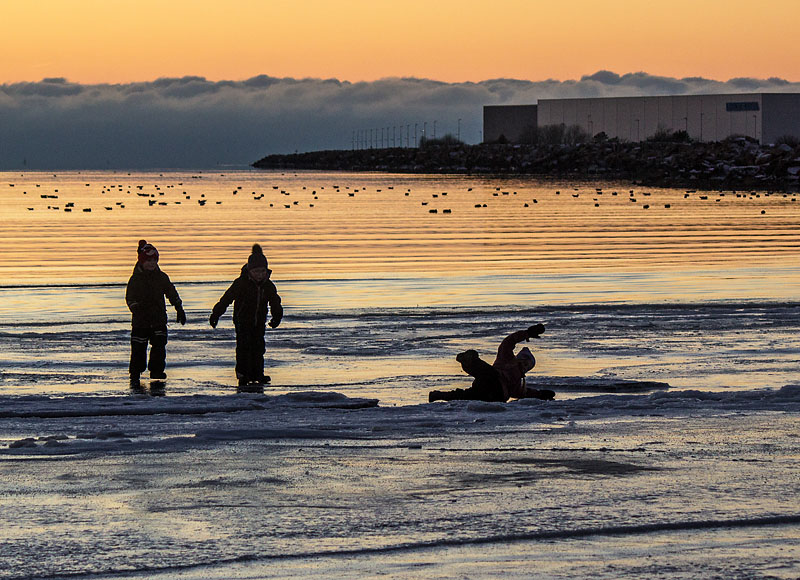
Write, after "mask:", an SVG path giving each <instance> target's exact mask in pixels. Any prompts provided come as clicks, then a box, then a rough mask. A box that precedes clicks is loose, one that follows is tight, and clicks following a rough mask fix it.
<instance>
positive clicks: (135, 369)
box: [128, 328, 150, 381]
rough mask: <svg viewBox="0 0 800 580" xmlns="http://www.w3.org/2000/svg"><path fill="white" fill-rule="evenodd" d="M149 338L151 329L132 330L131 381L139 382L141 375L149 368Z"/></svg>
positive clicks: (129, 367)
mask: <svg viewBox="0 0 800 580" xmlns="http://www.w3.org/2000/svg"><path fill="white" fill-rule="evenodd" d="M149 338H150V329H149V328H133V329H131V361H130V364H129V365H128V372H129V373H130V375H131V381H138V380H139V375H141V374H142V373H143V372H144V371H145V369H146V368H147V342H148V340H149Z"/></svg>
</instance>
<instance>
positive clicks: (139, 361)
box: [125, 240, 186, 387]
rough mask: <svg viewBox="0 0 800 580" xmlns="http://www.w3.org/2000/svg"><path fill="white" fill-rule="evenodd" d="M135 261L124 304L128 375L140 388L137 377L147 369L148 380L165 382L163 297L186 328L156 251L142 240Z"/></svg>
mask: <svg viewBox="0 0 800 580" xmlns="http://www.w3.org/2000/svg"><path fill="white" fill-rule="evenodd" d="M137 254H138V259H137V261H136V266H134V268H133V274H131V278H130V280H128V287H127V288H126V290H125V302H127V303H128V308H129V309H130V311H131V314H132V317H131V362H130V365H129V366H128V372H130V375H131V386H132V387H138V386H139V375H141V374H142V373H143V372H144V371H145V369H150V378H151V379H165V378H167V375H166V374H165V373H164V368H165V367H166V358H167V307H166V303H165V302H164V297H165V296H166V297H167V299H168V300H169V302H170V304H172V305H173V306H174V307H175V312H176V313H177V317H176V320H177V321H178V322H179V323H181V325H183V324H186V313H185V312H184V311H183V306H182V304H181V298H180V296H178V291H177V290H176V289H175V286H174V285H173V284H172V282H170V279H169V276H167V275H166V274H165V273H164V272H162V271H161V269H160V268H159V267H158V250H156V248H155V246H153V245H152V244H148V243H147V242H146V241H145V240H139V249H138V252H137ZM148 342H149V343H150V361H149V362H148V361H147V344H148Z"/></svg>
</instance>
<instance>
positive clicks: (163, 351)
mask: <svg viewBox="0 0 800 580" xmlns="http://www.w3.org/2000/svg"><path fill="white" fill-rule="evenodd" d="M166 367H167V327H166V326H164V327H162V328H156V329H155V330H153V332H152V334H151V335H150V363H149V364H148V365H147V368H149V369H150V378H151V379H165V378H167V375H166V374H165V373H164V369H165V368H166Z"/></svg>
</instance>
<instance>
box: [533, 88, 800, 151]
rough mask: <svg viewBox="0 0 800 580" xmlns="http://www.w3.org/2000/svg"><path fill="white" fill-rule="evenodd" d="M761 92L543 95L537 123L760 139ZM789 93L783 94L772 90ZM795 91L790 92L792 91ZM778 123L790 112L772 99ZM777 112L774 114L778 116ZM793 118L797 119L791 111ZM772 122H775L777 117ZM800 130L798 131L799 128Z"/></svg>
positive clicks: (640, 136)
mask: <svg viewBox="0 0 800 580" xmlns="http://www.w3.org/2000/svg"><path fill="white" fill-rule="evenodd" d="M763 96H764V95H761V94H737V95H680V96H664V97H612V98H598V99H542V100H540V101H539V110H538V123H539V126H540V127H543V126H545V125H558V124H561V123H564V124H565V125H578V126H579V127H581V128H582V129H583V130H584V131H586V132H588V133H590V134H591V135H596V134H597V133H600V132H601V131H603V132H605V133H606V135H608V137H611V138H613V137H618V138H620V139H623V140H625V141H642V140H644V139H647V138H648V137H651V136H653V135H654V134H655V133H656V132H657V131H658V130H659V129H666V130H670V131H687V132H688V133H689V135H690V136H691V137H692V138H693V139H696V140H698V141H700V140H702V141H721V140H722V139H725V138H726V137H729V136H730V135H746V136H747V137H754V138H756V139H759V140H760V139H761V138H762V113H763V110H764V107H763V104H762V97H763ZM775 96H777V97H787V95H775ZM792 96H794V95H792ZM775 107H776V109H780V110H781V115H780V117H781V118H784V120H783V121H782V124H784V125H785V124H786V122H785V117H787V116H791V115H792V114H791V113H789V112H786V111H784V109H785V108H786V106H785V105H784V104H783V101H779V100H777V99H776V100H775ZM777 118H778V117H776V119H777ZM794 118H797V119H798V121H797V122H798V123H800V118H798V116H797V115H796V114H795V115H794ZM776 123H778V122H777V121H776ZM798 134H800V131H798Z"/></svg>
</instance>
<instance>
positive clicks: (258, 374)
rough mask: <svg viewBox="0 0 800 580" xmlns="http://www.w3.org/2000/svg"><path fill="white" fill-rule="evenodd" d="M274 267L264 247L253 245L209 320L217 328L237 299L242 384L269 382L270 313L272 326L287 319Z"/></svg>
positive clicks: (238, 374) (235, 320) (238, 363)
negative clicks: (266, 362)
mask: <svg viewBox="0 0 800 580" xmlns="http://www.w3.org/2000/svg"><path fill="white" fill-rule="evenodd" d="M271 274H272V270H270V269H269V268H268V267H267V257H266V256H265V255H264V252H263V250H262V249H261V246H259V245H258V244H254V245H253V250H252V253H251V254H250V257H249V258H248V259H247V264H245V265H244V266H243V267H242V273H241V275H240V276H239V277H238V278H237V279H236V280H234V281H233V284H231V286H230V288H228V289H227V290H226V291H225V294H223V295H222V298H220V300H219V302H217V304H216V305H215V306H214V309H213V310H212V312H211V318H209V323H210V324H211V327H212V328H216V327H217V323H218V322H219V319H220V316H222V315H223V314H224V313H225V310H227V308H228V306H230V305H231V302H233V325H234V327H235V329H236V378H237V379H239V386H240V387H245V386H248V385H253V386H258V385H264V384H266V383H269V381H270V377H269V376H267V375H265V374H264V352H265V351H266V343H265V341H264V334H265V332H266V323H267V314H269V313H271V314H272V317H271V319H270V321H269V326H270V328H278V325H279V324H280V323H281V318H283V307H282V306H281V297H280V296H278V290H277V288H275V284H273V283H272V281H271V280H270V279H269V277H270V275H271Z"/></svg>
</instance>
